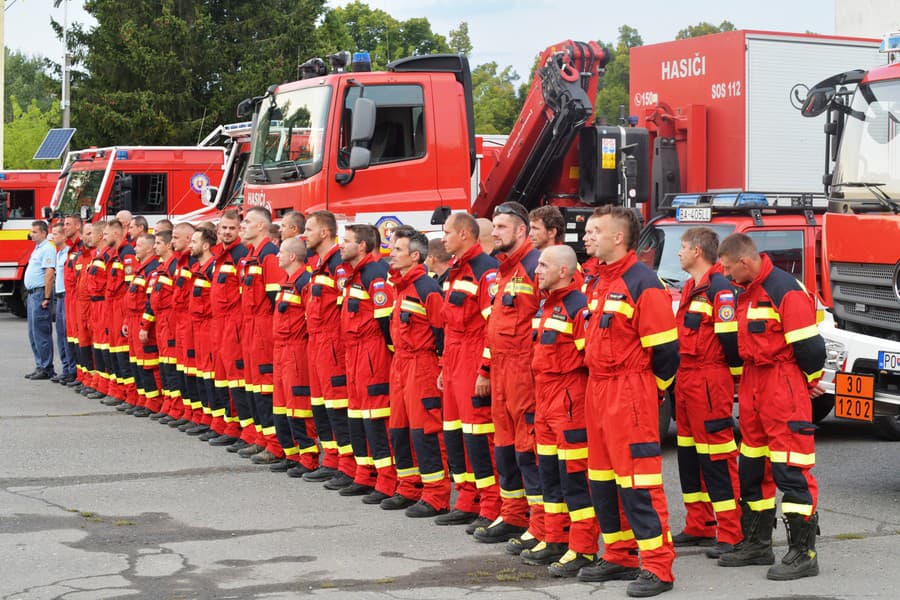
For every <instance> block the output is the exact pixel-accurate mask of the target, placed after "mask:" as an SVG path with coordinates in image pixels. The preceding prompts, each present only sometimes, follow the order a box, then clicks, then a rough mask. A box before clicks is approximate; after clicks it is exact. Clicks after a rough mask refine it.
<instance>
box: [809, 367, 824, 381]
mask: <svg viewBox="0 0 900 600" xmlns="http://www.w3.org/2000/svg"><path fill="white" fill-rule="evenodd" d="M824 374H825V370H824V369H819V370H818V371H816V372H815V373H804V375H806V382H807V383H812V382H813V381H815V380H816V379H821V378H822V375H824Z"/></svg>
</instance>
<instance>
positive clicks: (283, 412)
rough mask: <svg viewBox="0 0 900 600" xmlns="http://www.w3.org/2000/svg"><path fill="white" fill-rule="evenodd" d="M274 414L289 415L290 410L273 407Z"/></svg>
mask: <svg viewBox="0 0 900 600" xmlns="http://www.w3.org/2000/svg"><path fill="white" fill-rule="evenodd" d="M272 414H273V415H286V414H288V409H287V407H285V406H273V407H272Z"/></svg>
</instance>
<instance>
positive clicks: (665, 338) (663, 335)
mask: <svg viewBox="0 0 900 600" xmlns="http://www.w3.org/2000/svg"><path fill="white" fill-rule="evenodd" d="M677 339H678V328H677V327H673V328H672V329H669V330H668V331H660V332H659V333H651V334H650V335H645V336H644V337H642V338H641V346H643V347H644V348H652V347H653V346H660V345H662V344H668V343H669V342H674V341H675V340H677Z"/></svg>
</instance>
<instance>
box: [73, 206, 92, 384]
mask: <svg viewBox="0 0 900 600" xmlns="http://www.w3.org/2000/svg"><path fill="white" fill-rule="evenodd" d="M93 229H94V226H93V224H91V223H85V225H84V231H83V234H84V237H83V238H82V244H83V245H84V247H83V248H82V250H81V253H80V254H79V255H78V258H77V259H76V262H75V273H76V281H75V294H74V296H75V301H76V305H75V306H76V311H77V313H76V315H75V321H76V323H77V324H78V355H79V356H80V357H81V361H80V365H79V370H78V376H77V379H78V381H80V382H81V388H80V389H79V388H75V389H76V391H78V393H80V394H82V395H83V396H87V395H88V394H91V393H93V392H95V391H96V390H95V389H94V385H96V371H95V366H94V354H93V332H92V331H91V311H92V305H93V303H92V302H91V292H90V289H89V286H88V282H89V280H90V277H89V276H88V269H89V268H90V265H91V263H92V262H93V261H94V256H95V253H96V246H95V244H94V233H93Z"/></svg>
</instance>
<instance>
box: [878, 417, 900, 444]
mask: <svg viewBox="0 0 900 600" xmlns="http://www.w3.org/2000/svg"><path fill="white" fill-rule="evenodd" d="M875 425H876V426H877V427H878V433H879V434H881V437H883V438H884V439H886V440H888V441H891V442H900V415H894V416H893V417H877V418H876V419H875Z"/></svg>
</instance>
